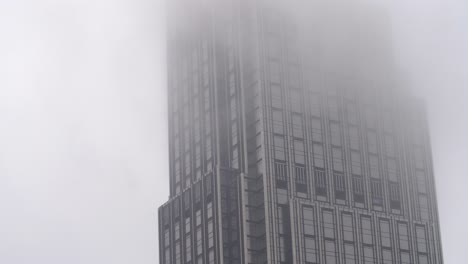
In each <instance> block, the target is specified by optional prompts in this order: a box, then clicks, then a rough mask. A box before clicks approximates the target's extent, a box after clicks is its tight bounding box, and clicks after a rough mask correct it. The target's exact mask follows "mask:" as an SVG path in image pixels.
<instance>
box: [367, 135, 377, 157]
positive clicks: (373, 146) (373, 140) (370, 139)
mask: <svg viewBox="0 0 468 264" xmlns="http://www.w3.org/2000/svg"><path fill="white" fill-rule="evenodd" d="M367 144H368V149H369V152H372V153H377V134H376V133H375V132H374V131H367Z"/></svg>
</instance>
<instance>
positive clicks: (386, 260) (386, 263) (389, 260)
mask: <svg viewBox="0 0 468 264" xmlns="http://www.w3.org/2000/svg"><path fill="white" fill-rule="evenodd" d="M382 263H383V264H393V257H392V251H391V250H388V249H382Z"/></svg>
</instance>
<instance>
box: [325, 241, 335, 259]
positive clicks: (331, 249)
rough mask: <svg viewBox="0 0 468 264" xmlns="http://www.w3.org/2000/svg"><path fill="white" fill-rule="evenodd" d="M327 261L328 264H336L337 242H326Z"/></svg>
mask: <svg viewBox="0 0 468 264" xmlns="http://www.w3.org/2000/svg"><path fill="white" fill-rule="evenodd" d="M325 260H326V264H336V263H337V262H336V246H335V241H329V240H327V241H325Z"/></svg>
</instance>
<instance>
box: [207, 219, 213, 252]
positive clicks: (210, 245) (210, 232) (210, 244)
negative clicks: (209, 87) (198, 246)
mask: <svg viewBox="0 0 468 264" xmlns="http://www.w3.org/2000/svg"><path fill="white" fill-rule="evenodd" d="M213 246H214V234H213V220H211V219H210V220H208V248H213Z"/></svg>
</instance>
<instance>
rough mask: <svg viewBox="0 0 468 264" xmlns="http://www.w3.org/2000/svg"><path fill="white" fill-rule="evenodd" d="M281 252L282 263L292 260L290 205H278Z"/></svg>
mask: <svg viewBox="0 0 468 264" xmlns="http://www.w3.org/2000/svg"><path fill="white" fill-rule="evenodd" d="M278 230H279V237H278V238H279V247H280V248H279V253H280V261H281V262H282V263H291V262H292V241H291V225H290V215H289V207H288V206H285V205H280V206H278Z"/></svg>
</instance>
